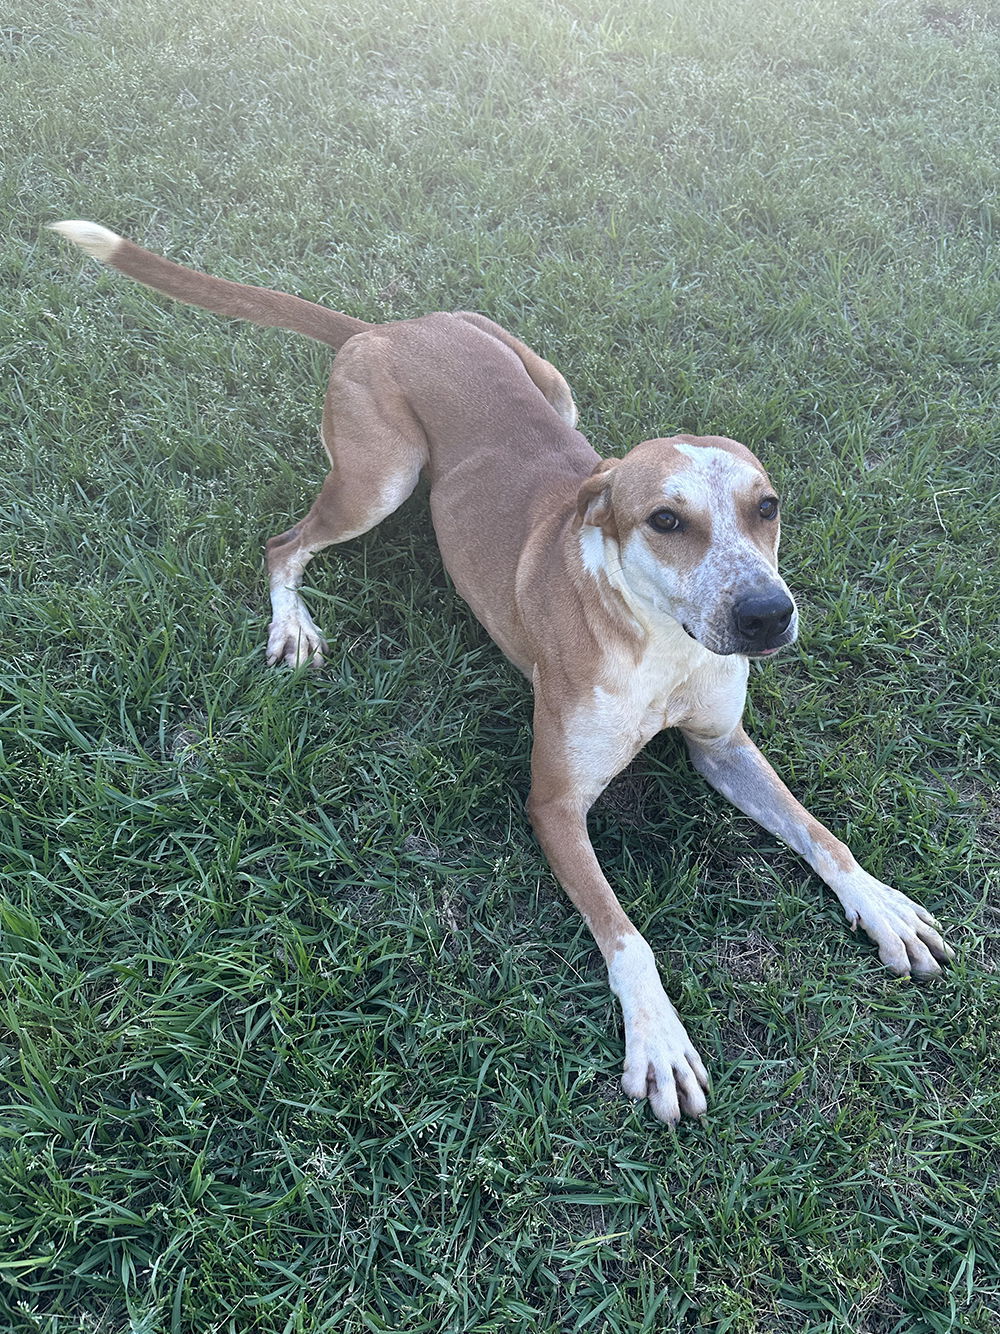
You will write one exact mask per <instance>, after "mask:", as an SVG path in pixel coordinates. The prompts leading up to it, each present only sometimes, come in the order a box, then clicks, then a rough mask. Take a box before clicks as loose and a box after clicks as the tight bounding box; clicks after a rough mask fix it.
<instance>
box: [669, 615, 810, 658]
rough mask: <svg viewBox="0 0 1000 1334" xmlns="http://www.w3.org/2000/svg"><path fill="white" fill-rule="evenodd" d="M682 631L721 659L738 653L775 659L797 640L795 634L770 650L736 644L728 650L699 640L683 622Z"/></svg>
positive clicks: (783, 639)
mask: <svg viewBox="0 0 1000 1334" xmlns="http://www.w3.org/2000/svg"><path fill="white" fill-rule="evenodd" d="M681 629H682V630H683V631H684V633H685V634H686V635H687V637H688V638H689V639H693V640H694V642H695V643H696V644H700V645H701V646H702V648H707V649H708V651H709V653H714V654H716V656H717V657H720V658H731V657H733V656H734V655H735V654H737V653H738V654H740V655H741V656H742V657H744V658H755V659H756V658H773V657H774V656H775V655H776V654H778V653H780V652H781V650H782V649H783V648H787V647H788V645H789V644H791V643H792V642H793V641H794V639H795V635H794V634H792V635H789V636H788V637H787V638H782V641H781V643H780V644H773V645H771V646H770V647H769V648H750V647H748V646H746V645H740V644H734V645H732V647H729V646H727V647H726V648H713V647H712V646H711V644H706V643H705V642H704V640H702V639H699V638H698V636H697V635H696V634H695V632H694V631H693V630H692V629H691V627H690V626H689V625H687V624H685V622H684V621H681Z"/></svg>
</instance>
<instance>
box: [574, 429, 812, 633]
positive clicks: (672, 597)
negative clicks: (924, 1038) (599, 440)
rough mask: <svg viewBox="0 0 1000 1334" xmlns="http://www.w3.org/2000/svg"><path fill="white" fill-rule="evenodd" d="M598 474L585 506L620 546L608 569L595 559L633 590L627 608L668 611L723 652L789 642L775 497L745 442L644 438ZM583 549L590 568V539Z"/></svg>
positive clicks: (790, 622) (792, 619) (792, 620)
mask: <svg viewBox="0 0 1000 1334" xmlns="http://www.w3.org/2000/svg"><path fill="white" fill-rule="evenodd" d="M601 480H603V482H604V484H605V492H604V493H598V498H597V500H595V501H592V502H591V506H590V510H591V513H592V514H594V513H596V514H597V515H598V516H600V517H601V518H602V520H603V522H602V525H601V526H602V527H603V533H604V540H605V542H607V541H608V540H609V537H611V538H613V540H614V541H615V542H616V543H617V546H618V549H619V553H620V567H619V570H618V571H617V572H616V571H614V570H613V568H612V564H613V563H612V562H608V561H605V562H604V568H605V569H606V570H607V571H608V573H609V577H611V578H612V579H613V578H614V577H615V574H616V573H617V577H618V578H619V579H620V581H621V584H622V588H621V591H622V592H623V594H624V595H625V596H626V597H629V595H631V597H632V598H634V599H635V601H636V603H637V604H638V605H637V606H633V608H632V610H633V612H634V614H636V615H637V616H639V617H640V618H641V615H642V610H641V609H642V607H645V608H646V609H647V611H648V612H652V613H660V614H662V615H667V616H671V617H673V619H674V620H676V621H679V622H680V624H681V625H682V626H683V627H684V629H685V630H686V631H687V633H688V634H689V635H690V636H691V638H692V639H696V640H697V641H698V642H699V643H700V644H702V645H704V647H705V648H707V649H710V650H711V651H712V652H713V653H718V654H723V655H727V654H731V653H743V654H746V655H747V656H750V657H764V656H769V655H770V654H771V653H774V652H776V651H777V649H778V648H780V647H781V646H782V645H784V644H788V643H791V641H792V640H793V639H794V638H795V634H796V612H795V605H794V603H793V601H792V598H791V595H790V593H789V591H788V589H787V587H786V585H785V583H784V581H783V580H782V579H781V578H780V576H779V575H778V535H779V522H778V517H777V516H778V502H777V497H776V496H775V494H774V490H773V488H772V486H771V483H770V481H769V480H768V477H767V474H766V473H765V471H764V469H763V468H762V467H761V465H760V463H759V462H758V461H757V459H756V458H754V456H753V454H751V453H750V451H749V450H748V449H746V448H745V447H744V446H743V445H740V444H738V443H737V442H736V441H733V440H727V439H725V438H724V437H717V436H704V437H695V436H676V437H673V438H672V439H669V440H649V441H646V442H645V443H644V444H642V445H638V446H637V447H636V448H635V449H634V450H632V451H631V453H630V454H628V455H626V457H625V458H624V459H622V460H621V461H620V462H618V463H617V464H614V465H613V466H611V467H608V468H606V470H605V472H604V473H603V474H602V477H601ZM595 484H597V481H596V479H595ZM602 497H603V503H602ZM583 532H584V533H585V532H586V529H584V530H583ZM583 540H584V543H585V544H586V538H583ZM588 555H589V556H590V561H589V562H588V568H589V569H591V571H592V572H593V567H594V565H595V560H596V555H597V544H596V543H595V542H593V541H591V543H590V545H589V548H588Z"/></svg>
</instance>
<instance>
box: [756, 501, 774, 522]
mask: <svg viewBox="0 0 1000 1334" xmlns="http://www.w3.org/2000/svg"><path fill="white" fill-rule="evenodd" d="M757 509H758V510H759V511H760V517H761V518H762V519H776V518H777V517H778V501H777V499H776V498H775V497H774V496H767V497H766V498H765V499H764V500H762V501H761V502H760V504H759V505H758V506H757Z"/></svg>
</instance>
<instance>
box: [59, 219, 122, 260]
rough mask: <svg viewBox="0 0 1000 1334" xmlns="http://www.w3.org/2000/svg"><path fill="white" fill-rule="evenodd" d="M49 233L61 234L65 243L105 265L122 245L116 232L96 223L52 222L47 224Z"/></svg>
mask: <svg viewBox="0 0 1000 1334" xmlns="http://www.w3.org/2000/svg"><path fill="white" fill-rule="evenodd" d="M49 231H51V232H61V233H62V235H63V236H65V237H66V239H67V241H72V242H73V244H74V245H78V246H79V247H80V249H81V250H86V252H87V254H88V255H93V257H94V258H95V259H100V260H103V261H104V262H105V263H107V262H108V260H110V258H111V256H112V255H113V254H114V253H115V251H116V250H117V249H118V247H119V246H120V245H121V243H122V238H121V237H120V236H119V235H118V233H117V232H112V231H109V229H108V228H107V227H102V226H101V225H100V223H97V222H53V223H50V224H49Z"/></svg>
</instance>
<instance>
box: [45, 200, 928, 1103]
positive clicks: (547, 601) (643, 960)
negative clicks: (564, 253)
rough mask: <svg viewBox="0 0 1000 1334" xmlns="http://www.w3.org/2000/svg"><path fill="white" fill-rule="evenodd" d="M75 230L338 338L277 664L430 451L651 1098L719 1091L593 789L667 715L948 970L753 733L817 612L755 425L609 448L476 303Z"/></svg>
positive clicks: (896, 957) (301, 646)
mask: <svg viewBox="0 0 1000 1334" xmlns="http://www.w3.org/2000/svg"><path fill="white" fill-rule="evenodd" d="M55 230H57V231H60V232H61V233H62V234H63V235H64V236H66V237H68V238H69V240H71V241H73V242H75V243H76V244H77V245H78V246H81V247H82V248H83V249H84V250H86V251H87V252H89V253H90V254H91V255H94V256H95V257H96V258H98V259H100V260H103V261H104V262H105V263H106V264H109V265H111V266H112V268H115V269H118V270H119V271H121V272H122V273H125V274H128V275H129V276H130V277H132V278H135V279H137V280H138V281H139V282H142V283H145V284H147V285H148V286H150V287H153V288H156V290H157V291H160V292H163V293H165V294H166V295H168V296H171V297H174V298H176V299H177V300H180V301H185V302H188V303H190V304H192V305H196V306H201V307H204V308H205V309H208V310H212V311H215V312H217V313H218V314H221V315H227V316H231V317H234V318H240V319H247V320H252V321H254V322H256V323H258V324H264V325H270V326H276V327H281V328H286V329H291V330H294V331H296V332H298V333H301V334H305V335H307V336H309V337H311V338H314V339H318V340H319V341H320V342H323V343H327V344H329V345H330V346H332V347H334V348H338V349H340V351H339V353H338V356H337V358H336V360H335V362H334V366H333V370H332V373H331V376H330V383H329V388H328V391H327V396H326V403H325V407H324V412H323V427H322V438H323V443H324V445H325V447H326V450H327V453H328V454H329V456H330V462H331V466H332V471H331V472H330V474H329V475H328V477H327V478H326V480H325V482H324V483H323V487H322V490H321V491H320V494H319V496H318V498H317V500H316V502H315V504H314V505H313V507H312V509H311V510H310V511H309V513H308V514H307V515H306V516H305V518H303V519H302V520H301V522H299V523H297V524H296V525H295V527H294V528H291V529H289V530H288V532H286V533H282V534H281V535H280V536H278V537H274V538H272V539H271V541H270V542H269V543H268V545H267V564H268V573H269V577H270V589H271V604H272V611H273V619H272V621H271V627H270V634H269V636H268V644H267V656H268V661H269V662H270V663H280V662H286V663H289V664H291V665H299V664H302V663H306V662H311V663H319V662H320V661H321V660H322V656H323V653H324V650H325V648H326V645H325V643H324V640H323V637H322V635H321V634H320V632H319V630H318V629H317V628H316V625H315V624H314V622H313V620H312V617H311V616H310V615H309V612H308V611H307V609H306V607H305V604H304V603H303V601H302V598H301V596H300V594H299V589H300V587H301V583H302V575H303V570H304V569H305V567H306V564H307V563H308V562H309V561H310V560H311V559H312V557H313V556H314V555H315V554H316V553H317V552H318V551H321V550H322V549H323V548H324V547H327V546H329V545H330V544H331V543H334V542H345V541H347V540H348V539H349V538H352V537H356V536H357V535H358V534H359V533H364V532H366V531H367V530H368V529H370V528H372V527H374V525H375V524H377V523H378V522H379V521H380V520H381V519H384V518H385V516H386V515H387V514H390V513H391V512H392V511H393V510H395V509H396V508H397V507H398V506H399V505H401V504H402V503H403V501H404V500H405V499H406V498H407V496H409V495H410V493H411V492H412V491H413V489H414V487H415V486H416V483H417V478H418V477H419V475H420V473H421V472H422V471H424V470H426V472H427V475H428V476H429V480H430V485H431V492H430V505H431V514H432V518H433V522H434V530H435V533H436V535H437V540H438V544H439V546H440V549H441V555H442V558H443V560H444V564H445V567H446V568H447V570H448V573H449V574H450V576H451V578H452V579H453V581H454V583H455V586H456V587H457V589H458V591H459V592H460V593H461V595H462V597H463V598H465V600H466V601H467V602H468V604H469V606H470V607H471V608H472V610H473V611H474V612H475V614H476V616H477V617H478V618H479V620H480V621H481V622H482V624H483V625H484V626H485V627H486V629H487V630H488V631H489V633H490V635H492V637H493V639H494V640H495V641H496V642H497V644H499V646H500V648H501V649H502V650H503V652H504V653H505V654H506V655H507V657H508V658H509V659H510V660H511V661H512V662H513V663H514V664H515V665H516V666H517V667H519V668H520V670H521V671H522V672H523V673H524V674H525V676H527V677H528V678H529V679H530V680H531V683H532V685H533V687H534V695H535V714H534V744H533V748H532V753H531V792H530V795H529V797H528V813H529V815H530V818H531V821H532V824H533V825H534V828H535V832H536V834H537V836H538V839H539V842H540V843H541V845H542V847H543V849H544V850H545V853H546V856H547V857H548V859H549V863H550V864H551V866H552V869H553V871H554V872H555V874H556V876H557V877H558V879H559V881H560V883H561V884H562V886H563V888H564V889H565V890H566V892H567V893H568V894H569V896H570V898H571V899H572V900H573V902H574V903H575V904H576V906H577V907H578V908H579V910H580V912H581V913H582V914H583V916H584V918H585V920H586V922H587V925H588V926H589V928H590V930H591V932H592V933H593V936H594V939H595V940H596V941H597V944H598V946H599V947H600V949H601V952H602V954H603V955H604V958H605V961H606V963H607V967H608V976H609V979H610V983H611V988H612V990H613V991H614V992H615V994H616V995H617V996H618V999H619V1000H620V1002H621V1006H622V1013H623V1015H624V1022H625V1066H624V1070H625V1073H624V1076H623V1078H622V1087H623V1089H624V1090H625V1092H626V1093H627V1094H628V1095H629V1096H630V1097H633V1098H643V1097H647V1098H648V1099H649V1102H650V1105H651V1107H652V1109H653V1112H654V1113H655V1115H656V1116H658V1117H659V1118H660V1119H661V1120H664V1121H669V1122H676V1121H677V1120H678V1119H679V1118H680V1116H681V1114H682V1113H684V1114H686V1115H688V1116H700V1115H701V1114H702V1113H703V1112H704V1111H705V1108H706V1099H705V1094H706V1091H707V1089H708V1075H707V1073H706V1071H705V1067H704V1065H703V1064H702V1061H701V1058H700V1057H699V1055H698V1053H697V1052H696V1050H695V1048H694V1046H693V1044H692V1042H691V1039H690V1038H689V1037H688V1035H687V1032H686V1031H685V1029H684V1026H683V1024H682V1023H681V1021H680V1019H679V1018H678V1016H677V1013H676V1011H675V1010H674V1007H673V1005H672V1004H671V1003H670V1001H669V999H668V998H667V995H666V993H665V991H664V989H663V986H662V984H661V981H660V977H659V973H658V971H657V967H656V962H655V960H654V958H653V953H652V950H651V949H650V947H649V945H648V944H647V943H646V941H645V940H644V939H643V937H642V936H641V935H640V933H639V932H638V931H637V930H636V928H635V927H634V926H633V924H632V922H631V921H630V920H629V918H628V917H627V916H626V914H625V912H624V911H623V909H622V907H621V905H620V904H619V902H618V900H617V898H616V897H615V895H614V892H613V891H612V889H611V886H610V885H609V884H608V882H607V880H606V879H605V877H604V875H603V873H602V871H601V868H600V866H599V864H598V861H597V857H596V856H595V854H594V850H593V847H592V846H591V843H590V838H589V836H588V833H587V811H588V810H589V808H590V806H591V805H592V804H593V802H594V800H595V798H596V797H597V796H598V794H599V793H600V792H601V791H602V789H603V788H604V787H605V786H606V785H607V783H608V782H609V781H610V780H611V779H612V778H613V777H614V775H615V774H617V773H618V772H619V771H620V770H621V769H623V768H624V766H625V765H627V764H628V763H629V761H630V760H631V759H632V758H633V757H634V756H635V754H636V753H637V752H638V751H639V750H640V749H641V748H642V747H643V746H644V745H645V744H646V742H647V741H649V739H650V738H651V737H652V736H653V735H654V734H655V733H657V732H659V731H661V730H662V729H663V728H667V727H677V728H680V730H681V732H682V733H683V736H684V739H685V741H686V742H687V746H688V750H689V752H690V754H691V759H692V761H693V763H694V766H695V768H696V769H697V770H698V771H699V772H700V773H701V774H703V775H704V776H705V777H706V778H707V779H708V781H709V782H710V783H711V784H712V785H713V786H714V787H716V788H717V789H718V790H719V791H720V792H721V793H723V794H724V795H725V796H726V797H728V798H729V800H730V801H732V802H733V803H734V804H735V805H736V806H737V807H739V809H740V810H742V811H744V812H746V813H747V814H748V815H750V816H752V817H753V818H754V819H755V820H757V821H758V822H759V823H760V824H761V825H763V827H764V828H765V829H767V830H769V831H770V832H771V833H773V834H776V835H777V836H778V837H779V838H781V839H783V840H784V841H785V842H786V843H788V844H790V845H791V847H793V848H794V849H795V850H796V852H798V853H800V854H801V855H802V856H803V857H804V858H805V860H806V861H807V862H808V863H809V865H810V866H812V867H813V869H814V870H815V871H816V872H817V874H818V875H819V876H820V877H821V878H822V879H823V880H825V881H826V883H827V884H828V885H829V886H830V887H831V889H833V891H834V893H835V894H836V895H837V897H838V898H839V899H840V902H841V903H842V904H843V907H844V910H845V912H846V914H847V918H848V921H849V922H850V924H851V926H852V927H857V926H861V927H863V928H864V930H865V931H866V932H867V933H868V935H869V936H870V937H871V938H872V940H873V941H874V942H875V944H876V945H877V946H878V949H879V956H880V957H881V959H882V961H883V962H884V963H885V964H886V965H887V966H888V967H889V968H890V969H891V970H892V971H893V972H894V973H898V974H907V973H916V974H930V973H936V972H938V971H939V970H940V969H939V961H943V960H946V959H948V958H951V957H952V952H951V950H950V949H949V947H948V946H947V945H946V944H945V943H944V941H943V940H942V939H941V936H940V935H939V934H938V931H937V930H936V929H935V927H936V923H935V921H934V918H933V917H931V915H930V914H929V913H928V912H926V911H925V910H924V909H923V908H921V907H919V906H918V905H917V904H916V903H914V902H912V901H911V900H910V899H908V898H907V897H906V896H905V895H903V894H901V893H899V892H898V891H897V890H895V889H891V888H889V886H888V885H884V884H882V883H881V882H880V881H878V880H876V879H874V878H873V877H872V876H870V875H869V874H868V873H867V872H866V871H863V870H862V869H861V867H860V866H859V865H858V863H857V862H856V861H855V859H854V857H853V856H852V855H851V852H850V851H849V849H848V848H847V847H845V845H844V844H843V843H841V842H840V841H839V840H838V839H837V838H835V837H834V835H833V834H831V833H830V832H829V831H828V830H827V829H825V828H824V827H823V825H821V824H820V823H819V822H818V821H817V820H815V819H813V817H812V816H811V815H810V814H809V813H808V812H807V811H806V810H805V809H804V808H803V807H802V806H800V805H799V803H798V802H797V801H796V800H795V798H794V797H793V796H792V795H791V793H790V792H789V791H788V789H787V788H786V787H785V785H784V784H783V783H782V782H781V780H780V779H779V778H778V776H777V775H776V774H775V772H774V770H773V769H772V768H771V766H770V765H769V764H768V763H767V761H766V760H765V759H764V758H763V756H762V755H761V754H760V752H759V751H758V750H757V747H756V746H755V745H754V744H753V742H752V741H750V739H749V738H748V737H747V735H746V733H745V732H744V731H743V728H742V726H741V721H740V720H741V717H742V714H743V707H744V701H745V698H746V687H747V676H748V671H749V667H748V659H750V658H764V657H769V656H770V655H772V654H774V653H776V652H777V650H778V649H779V648H781V647H782V646H783V645H785V644H789V643H791V642H792V640H793V639H794V638H795V634H796V611H795V606H794V603H793V601H792V598H791V596H790V594H789V592H788V589H787V588H786V586H785V584H784V582H783V581H782V579H781V578H780V577H779V575H778V568H777V552H778V531H779V518H778V499H777V497H776V495H775V492H774V488H773V486H772V485H771V483H770V481H769V480H768V477H767V474H766V473H765V471H764V469H763V467H762V466H761V464H760V463H759V462H758V461H757V459H756V458H755V457H754V455H753V454H751V452H750V451H749V450H748V449H746V448H745V447H744V446H743V445H740V444H737V443H736V442H735V441H734V440H728V439H725V438H723V437H720V436H701V437H696V436H674V437H672V438H671V439H667V440H647V441H645V442H644V443H643V444H640V445H637V446H636V447H635V448H634V449H632V450H631V451H630V452H629V453H628V454H626V456H625V457H624V458H622V459H601V458H599V457H598V455H597V454H596V453H595V452H594V450H593V449H591V447H590V446H589V445H588V444H587V442H586V440H585V439H584V438H583V436H582V435H580V434H579V432H577V431H576V430H575V422H576V408H575V405H574V403H573V399H572V396H571V394H570V391H569V388H568V386H567V384H566V382H565V380H564V379H563V377H562V376H561V375H560V374H559V372H558V371H557V370H556V369H555V368H554V367H553V366H551V365H549V363H548V362H546V361H543V360H542V358H541V357H538V356H537V355H536V354H535V353H534V352H532V351H531V350H530V349H529V348H527V347H526V346H525V345H524V344H523V343H520V342H519V341H518V340H517V339H515V338H513V337H512V336H511V335H510V334H508V333H507V332H505V330H503V329H501V328H500V327H499V326H497V325H495V324H493V323H491V322H490V321H489V320H487V319H485V318H484V317H482V316H481V315H473V314H467V313H459V314H453V315H448V314H434V315H426V316H424V317H422V318H420V319H414V320H405V321H401V322H399V323H396V324H389V325H370V324H365V323H363V322H362V321H360V320H356V319H352V318H350V317H349V316H347V315H341V314H337V313H335V312H333V311H330V310H327V309H325V308H324V307H321V306H316V305H313V304H311V303H310V302H307V301H302V300H300V299H299V298H297V297H293V296H288V295H285V294H284V293H280V292H272V291H269V290H267V289H263V288H255V287H246V286H243V285H242V284H238V283H231V282H226V281H223V280H221V279H218V278H211V277H208V276H207V275H205V274H201V273H196V272H194V271H193V270H190V269H185V268H182V267H180V266H179V265H176V264H172V263H170V262H169V261H167V260H164V259H162V258H160V257H159V256H157V255H154V254H151V253H150V252H149V251H147V250H143V249H141V248H139V247H138V246H135V245H133V244H132V243H131V242H129V241H126V240H124V239H123V238H122V237H120V236H117V235H116V234H115V233H114V232H111V231H108V230H107V228H104V227H100V226H97V225H96V224H94V223H90V222H60V223H57V224H55Z"/></svg>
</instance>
